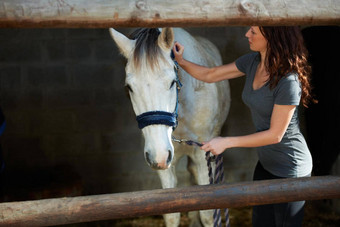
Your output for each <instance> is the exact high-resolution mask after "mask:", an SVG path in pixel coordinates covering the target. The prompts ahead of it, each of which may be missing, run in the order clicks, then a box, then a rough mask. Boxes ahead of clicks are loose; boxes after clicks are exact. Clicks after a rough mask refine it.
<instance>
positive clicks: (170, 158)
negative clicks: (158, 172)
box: [166, 150, 172, 165]
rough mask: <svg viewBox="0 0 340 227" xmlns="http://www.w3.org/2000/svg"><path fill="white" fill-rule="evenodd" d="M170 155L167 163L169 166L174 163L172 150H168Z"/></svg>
mask: <svg viewBox="0 0 340 227" xmlns="http://www.w3.org/2000/svg"><path fill="white" fill-rule="evenodd" d="M168 153H169V155H168V159H167V160H166V163H167V164H168V165H169V164H170V163H171V161H172V153H171V151H170V150H168Z"/></svg>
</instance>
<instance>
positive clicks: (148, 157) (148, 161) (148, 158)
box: [145, 152, 151, 164]
mask: <svg viewBox="0 0 340 227" xmlns="http://www.w3.org/2000/svg"><path fill="white" fill-rule="evenodd" d="M145 159H146V161H147V163H149V164H151V160H150V154H149V152H145Z"/></svg>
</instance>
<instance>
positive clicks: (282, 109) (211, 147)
mask: <svg viewBox="0 0 340 227" xmlns="http://www.w3.org/2000/svg"><path fill="white" fill-rule="evenodd" d="M295 108H296V106H294V105H277V104H275V105H274V108H273V113H272V117H271V122H270V128H269V129H268V130H265V131H262V132H256V133H254V134H250V135H245V136H234V137H216V138H213V139H212V140H210V141H209V142H206V143H204V145H203V146H202V147H201V149H203V150H204V151H211V152H212V153H213V154H214V155H218V154H221V153H222V152H223V151H224V150H225V149H228V148H232V147H261V146H266V145H270V144H275V143H279V142H280V141H281V139H282V137H283V135H284V134H285V132H286V130H287V128H288V125H289V122H290V120H291V119H292V116H293V114H294V111H295Z"/></svg>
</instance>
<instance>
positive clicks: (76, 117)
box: [0, 27, 257, 200]
mask: <svg viewBox="0 0 340 227" xmlns="http://www.w3.org/2000/svg"><path fill="white" fill-rule="evenodd" d="M188 30H189V32H191V33H192V34H194V35H200V36H204V37H207V38H209V39H210V40H211V41H212V42H213V43H215V44H216V45H217V46H218V48H219V49H220V52H221V54H222V56H223V60H224V62H225V63H226V62H230V61H233V60H235V59H236V58H237V57H238V56H241V55H242V54H244V53H246V52H248V51H249V49H248V43H247V40H246V39H245V38H244V34H245V32H246V30H247V28H245V27H232V28H189V29H188ZM120 31H122V32H123V33H125V34H128V33H129V31H130V29H120ZM0 50H1V51H0V105H1V107H2V108H3V111H4V113H5V116H6V119H7V128H6V131H5V133H4V135H3V136H2V138H1V143H2V147H3V152H4V157H5V162H6V171H5V172H4V174H3V180H2V184H3V188H4V191H5V194H6V193H7V200H11V199H12V198H13V199H27V198H32V197H34V198H41V197H59V196H69V195H80V194H83V195H89V194H100V193H115V192H123V191H137V190H144V189H152V188H160V183H159V180H158V176H157V174H156V172H155V171H153V170H151V169H150V168H149V167H148V166H147V164H146V162H145V161H144V157H143V138H142V136H141V133H140V130H139V129H138V128H137V123H136V122H135V115H134V113H133V110H132V108H131V104H130V101H129V99H128V98H127V96H126V95H125V90H124V79H125V78H124V75H125V73H124V65H125V60H124V58H123V57H122V56H120V55H119V51H118V49H117V48H116V46H115V44H114V42H113V41H112V40H111V37H110V36H109V32H108V30H107V29H1V30H0ZM242 86H243V79H235V80H234V81H231V90H232V91H231V92H232V107H231V111H230V114H229V117H228V120H227V122H226V124H225V126H224V128H223V132H222V134H223V135H240V134H244V133H248V132H252V131H253V126H252V124H251V120H250V114H249V111H248V109H247V108H246V107H245V106H244V104H243V103H242V101H241V91H242ZM256 160H257V157H256V154H255V152H254V151H253V150H252V149H231V150H230V151H228V152H225V169H226V176H227V179H228V181H229V182H236V181H244V180H250V179H251V174H252V171H253V167H254V165H255V163H256ZM178 171H179V172H180V173H181V174H180V179H179V180H180V185H182V186H186V185H188V183H186V181H188V179H189V175H188V174H187V173H186V172H185V160H183V161H182V162H181V164H180V168H179V170H178ZM20 188H21V189H20ZM48 190H50V191H53V193H50V192H48ZM5 199H6V198H5Z"/></svg>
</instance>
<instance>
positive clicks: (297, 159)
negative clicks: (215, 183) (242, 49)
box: [173, 26, 314, 227]
mask: <svg viewBox="0 0 340 227" xmlns="http://www.w3.org/2000/svg"><path fill="white" fill-rule="evenodd" d="M246 37H247V38H248V41H249V45H250V49H251V50H252V51H254V52H253V53H250V54H246V55H244V56H242V57H240V58H238V59H237V60H236V61H235V62H233V63H230V64H226V65H222V66H217V67H214V68H206V67H203V66H199V65H196V64H194V63H192V62H189V61H186V60H185V59H184V58H183V52H184V47H183V46H182V45H181V44H179V43H175V45H174V48H173V52H174V55H175V58H176V61H177V62H178V64H179V65H180V66H181V67H182V68H183V69H184V70H185V71H187V72H188V73H189V74H190V75H192V76H193V77H195V78H196V79H198V80H201V81H204V82H207V83H213V82H218V81H221V80H226V79H233V78H237V77H241V76H244V75H246V82H245V85H244V89H243V93H242V99H243V101H244V102H245V104H246V105H247V106H248V107H249V108H250V110H251V114H252V119H253V122H254V125H255V128H256V132H255V133H253V134H250V135H244V136H233V137H217V138H213V139H212V140H210V141H208V142H205V143H204V145H203V146H202V147H201V149H203V150H204V151H211V152H212V153H213V154H215V155H218V154H221V153H222V152H223V151H224V150H226V149H228V148H233V147H257V152H258V157H259V161H258V163H257V166H256V168H255V171H254V180H265V179H278V178H289V177H305V176H310V174H311V171H312V157H311V155H310V152H309V149H308V147H307V144H306V142H305V139H304V137H303V135H302V134H301V132H300V129H299V121H298V113H297V106H298V105H299V104H300V103H301V104H302V105H304V106H307V104H308V103H309V102H310V101H314V100H313V99H312V97H311V93H310V90H311V87H310V84H309V79H308V77H309V74H310V66H308V64H307V51H306V49H305V47H304V43H303V38H302V35H301V33H300V30H299V28H298V27H257V26H253V27H251V28H250V29H249V31H248V32H247V33H246ZM303 207H304V201H298V202H291V203H285V204H273V205H264V206H256V207H254V208H253V226H261V227H263V226H301V225H302V219H303Z"/></svg>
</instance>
